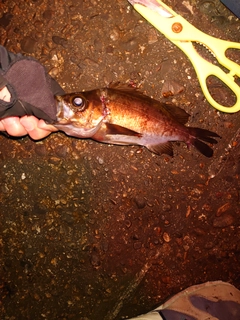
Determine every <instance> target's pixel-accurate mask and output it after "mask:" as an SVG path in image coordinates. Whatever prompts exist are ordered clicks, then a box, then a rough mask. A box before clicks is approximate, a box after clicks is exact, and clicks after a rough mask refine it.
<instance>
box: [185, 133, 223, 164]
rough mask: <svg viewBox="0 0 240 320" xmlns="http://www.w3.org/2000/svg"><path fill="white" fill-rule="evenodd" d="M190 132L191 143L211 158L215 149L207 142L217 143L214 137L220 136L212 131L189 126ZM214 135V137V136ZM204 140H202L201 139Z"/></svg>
mask: <svg viewBox="0 0 240 320" xmlns="http://www.w3.org/2000/svg"><path fill="white" fill-rule="evenodd" d="M188 129H189V133H190V136H191V138H190V143H191V144H192V145H194V147H195V148H197V149H198V151H200V152H201V153H202V154H203V155H204V156H206V157H208V158H210V157H212V155H213V150H212V148H211V147H209V146H208V145H207V144H206V143H205V142H208V143H212V144H216V143H217V140H215V139H214V138H220V136H219V135H218V134H217V133H215V132H212V131H209V130H206V129H201V128H188ZM213 137H214V138H213ZM201 140H202V141H201ZM203 141H205V142H203Z"/></svg>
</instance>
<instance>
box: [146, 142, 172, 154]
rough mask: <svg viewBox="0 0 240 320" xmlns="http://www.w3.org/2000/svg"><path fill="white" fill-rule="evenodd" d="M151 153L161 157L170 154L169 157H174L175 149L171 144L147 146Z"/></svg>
mask: <svg viewBox="0 0 240 320" xmlns="http://www.w3.org/2000/svg"><path fill="white" fill-rule="evenodd" d="M146 147H147V148H148V149H149V150H150V151H152V152H153V153H156V154H158V155H161V154H162V153H165V154H168V155H169V156H171V157H173V148H172V144H171V142H166V143H161V144H155V145H147V146H146Z"/></svg>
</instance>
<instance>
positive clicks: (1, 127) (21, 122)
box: [0, 86, 57, 140]
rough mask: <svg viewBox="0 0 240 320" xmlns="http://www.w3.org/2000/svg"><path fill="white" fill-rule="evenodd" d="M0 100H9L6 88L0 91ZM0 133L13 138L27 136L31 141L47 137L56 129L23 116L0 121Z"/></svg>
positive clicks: (9, 96) (40, 121)
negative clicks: (5, 132) (4, 132)
mask: <svg viewBox="0 0 240 320" xmlns="http://www.w3.org/2000/svg"><path fill="white" fill-rule="evenodd" d="M0 99H1V100H4V101H6V102H9V101H10V100H11V94H10V92H9V91H8V88H7V87H6V86H5V87H3V88H2V89H0ZM0 131H7V133H8V134H9V135H10V136H15V137H21V136H25V135H27V134H28V135H29V136H30V137H31V138H32V139H34V140H39V139H42V138H45V137H47V136H48V135H49V134H50V133H51V132H54V131H57V129H56V128H55V127H54V126H51V125H47V124H46V123H45V121H44V120H39V119H38V118H36V117H34V116H24V117H21V118H19V117H8V118H4V119H2V120H1V119H0Z"/></svg>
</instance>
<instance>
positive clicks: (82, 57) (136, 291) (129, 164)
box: [0, 0, 240, 320]
mask: <svg viewBox="0 0 240 320" xmlns="http://www.w3.org/2000/svg"><path fill="white" fill-rule="evenodd" d="M168 3H169V4H171V5H172V7H173V8H174V9H175V10H176V11H178V12H179V13H180V14H182V15H183V16H184V17H185V18H187V19H188V20H189V21H190V22H192V23H193V24H194V25H195V26H197V27H198V28H200V29H202V30H203V31H205V32H208V33H209V34H211V35H213V36H216V37H219V38H223V39H228V40H233V41H240V36H239V35H240V30H239V29H240V22H239V20H238V19H237V18H236V17H234V16H233V15H232V14H231V13H230V12H229V11H228V10H227V9H225V8H224V7H223V6H222V5H221V4H220V1H217V0H216V1H214V0H212V1H200V0H199V1H197V0H191V1H190V0H189V1H183V2H182V1H181V2H179V1H176V0H173V1H168ZM0 8H1V11H0V12H1V17H0V40H1V44H2V45H5V46H6V47H7V48H8V49H9V50H12V51H14V52H24V53H25V54H26V55H31V56H33V57H35V58H37V59H39V60H40V61H41V62H42V63H43V64H44V65H45V66H46V67H47V69H48V70H49V71H50V73H51V74H52V75H53V76H54V77H55V78H56V79H57V80H58V81H59V82H60V84H61V85H62V86H63V87H64V88H65V90H66V91H68V92H72V91H81V90H83V89H85V90H88V89H92V88H96V87H102V86H106V85H107V84H108V83H110V82H114V81H121V82H126V81H128V80H134V81H137V82H139V83H142V86H141V89H142V90H143V91H144V92H145V93H146V94H148V95H150V96H153V97H155V98H157V99H161V100H162V101H166V102H169V101H173V102H174V103H175V104H177V105H179V106H181V107H182V108H184V109H185V110H187V111H188V112H189V113H190V115H191V118H190V122H189V124H191V125H192V126H199V127H203V128H207V129H210V130H213V131H215V132H217V133H218V134H219V135H221V136H222V139H221V140H219V143H218V144H217V145H216V146H214V156H213V157H212V158H211V159H207V158H205V157H204V156H202V155H201V154H199V153H198V152H197V151H196V150H195V149H194V148H191V149H190V150H188V149H187V147H186V146H185V145H184V144H182V143H175V145H174V157H173V158H172V159H170V158H169V157H168V156H156V155H154V154H152V153H150V152H149V151H148V150H146V149H144V148H139V147H131V146H130V147H120V146H108V145H103V144H100V143H97V142H93V141H91V140H78V139H75V138H70V137H67V136H65V135H64V134H62V133H56V134H52V135H51V136H50V137H48V138H47V139H45V140H43V141H40V142H34V141H31V140H30V139H29V138H28V137H25V138H22V139H18V140H14V139H13V140H11V139H8V138H6V137H4V136H1V137H0V146H1V147H0V161H1V165H0V172H1V180H0V188H1V189H0V190H1V192H0V201H1V202H0V203H1V204H0V206H1V210H0V250H1V251H0V266H1V267H0V268H1V269H0V314H1V319H4V320H7V319H11V320H15V319H16V320H21V319H51V320H52V319H78V320H79V319H82V320H96V319H102V320H110V319H111V320H113V319H116V320H118V319H124V318H126V317H131V316H136V315H138V314H140V313H145V312H147V311H149V310H151V309H152V308H153V307H155V306H156V305H157V304H160V303H161V302H163V301H164V300H165V299H166V298H168V297H169V296H170V295H172V294H175V293H177V292H179V291H180V290H182V289H184V288H186V287H188V286H190V285H193V284H198V283H202V282H205V281H208V280H224V281H228V282H230V283H232V284H234V285H235V286H236V287H237V288H239V289H240V276H239V275H240V195H239V192H240V181H239V179H240V178H239V177H240V132H239V124H240V116H239V113H237V114H223V113H221V112H217V111H216V110H215V109H214V108H212V107H211V106H210V105H209V104H208V102H206V100H205V99H204V96H203V94H202V92H201V89H200V87H199V83H198V80H197V78H196V75H195V72H194V70H193V68H192V65H191V63H190V62H189V60H188V59H187V57H186V56H185V55H184V54H183V53H182V52H181V51H180V50H179V49H178V48H176V47H175V46H174V45H173V44H171V43H170V42H169V41H168V40H167V39H166V38H164V37H163V36H162V35H161V34H159V33H157V32H156V31H155V30H154V29H153V28H152V27H151V26H150V25H149V24H148V23H147V22H146V21H143V19H142V18H141V17H140V16H139V15H138V14H137V13H136V12H134V10H133V9H132V7H131V6H130V5H129V4H128V2H127V1H125V0H118V1H112V0H105V1H100V0H99V1H97V0H86V1H84V0H83V1H80V0H78V1H73V0H72V1H70V0H68V1H63V0H55V1H48V0H35V1H34V0H32V1H30V0H27V1H23V0H21V1H14V0H9V1H2V2H1V3H0ZM229 54H230V55H231V57H232V58H234V59H235V60H236V61H237V62H238V63H240V55H239V53H238V52H235V51H234V52H230V53H229ZM172 85H173V87H172ZM210 86H211V90H212V92H213V94H214V95H215V97H216V98H217V99H219V100H220V101H221V103H223V104H228V103H232V101H233V100H232V95H231V94H229V92H226V91H225V89H224V87H223V86H222V84H221V83H220V84H217V85H216V84H215V82H211V83H210ZM169 90H170V91H174V93H175V94H174V95H173V96H169V97H166V98H163V97H162V94H163V93H166V92H168V91H169ZM178 91H181V92H180V93H178Z"/></svg>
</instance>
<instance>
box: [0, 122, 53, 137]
mask: <svg viewBox="0 0 240 320" xmlns="http://www.w3.org/2000/svg"><path fill="white" fill-rule="evenodd" d="M0 131H6V132H7V133H8V134H9V135H11V136H15V137H21V136H25V135H27V134H28V135H29V136H30V137H31V138H32V139H34V140H39V139H42V138H45V137H47V136H48V135H49V134H50V133H51V132H54V131H57V129H56V128H55V127H54V126H52V125H48V124H46V123H45V121H44V120H39V119H38V118H36V117H34V116H24V117H21V118H19V117H8V118H5V119H2V120H0Z"/></svg>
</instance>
